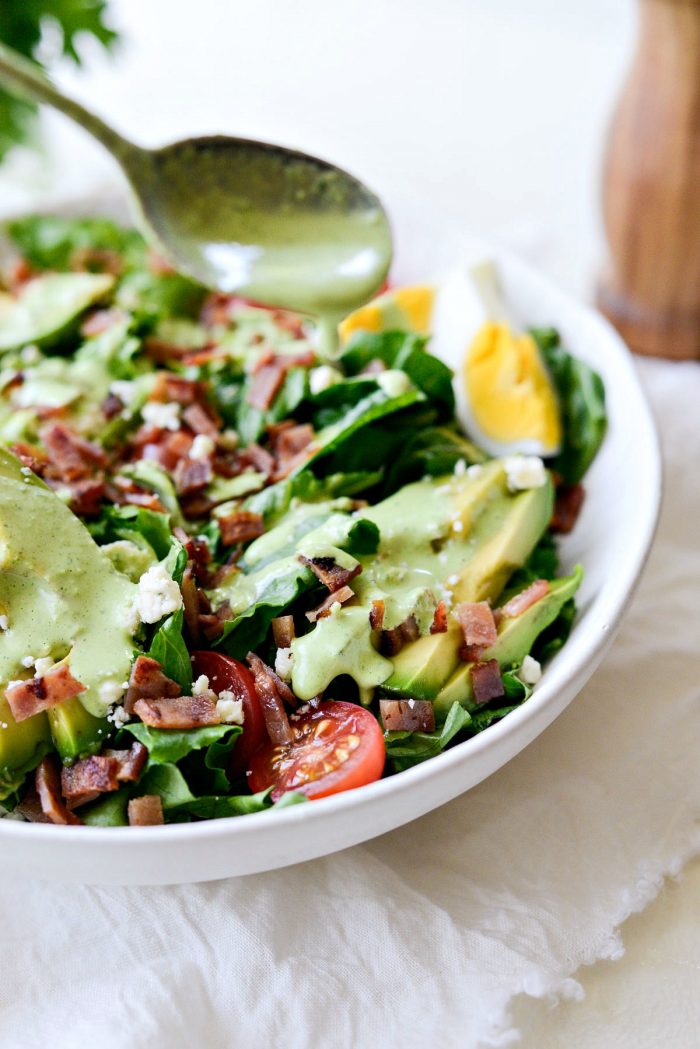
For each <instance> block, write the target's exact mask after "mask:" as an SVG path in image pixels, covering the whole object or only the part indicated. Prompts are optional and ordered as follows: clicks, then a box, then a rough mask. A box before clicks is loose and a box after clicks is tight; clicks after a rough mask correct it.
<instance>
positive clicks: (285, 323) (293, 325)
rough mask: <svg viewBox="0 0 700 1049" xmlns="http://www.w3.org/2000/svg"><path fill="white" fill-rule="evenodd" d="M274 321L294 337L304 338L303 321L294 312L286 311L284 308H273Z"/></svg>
mask: <svg viewBox="0 0 700 1049" xmlns="http://www.w3.org/2000/svg"><path fill="white" fill-rule="evenodd" d="M273 317H274V321H275V324H276V325H277V327H278V328H281V329H282V331H288V332H289V334H290V335H293V336H294V338H295V339H303V338H304V322H303V321H302V319H301V317H299V316H298V315H297V314H296V313H288V312H287V311H286V310H275V311H274V314H273Z"/></svg>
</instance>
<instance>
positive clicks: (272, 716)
mask: <svg viewBox="0 0 700 1049" xmlns="http://www.w3.org/2000/svg"><path fill="white" fill-rule="evenodd" d="M246 659H247V661H248V665H249V667H250V669H251V670H252V671H253V676H254V678H255V691H256V692H257V694H258V698H259V700H260V705H261V706H262V711H263V716H264V718H265V725H266V727H267V734H268V736H269V737H270V741H271V742H272V743H273V744H274V746H281V745H283V744H285V743H291V742H292V740H293V739H294V734H293V732H292V729H291V726H290V724H289V719H288V717H287V712H286V710H285V709H284V704H283V702H282V699H281V698H280V692H279V687H278V684H277V682H278V681H279V678H277V681H275V678H276V677H277V675H276V674H275V672H274V670H272V669H271V667H268V666H266V665H265V663H263V661H262V659H260V658H259V657H258V656H256V655H255V653H254V652H249V653H248V655H247V656H246Z"/></svg>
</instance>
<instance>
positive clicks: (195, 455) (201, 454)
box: [190, 433, 216, 462]
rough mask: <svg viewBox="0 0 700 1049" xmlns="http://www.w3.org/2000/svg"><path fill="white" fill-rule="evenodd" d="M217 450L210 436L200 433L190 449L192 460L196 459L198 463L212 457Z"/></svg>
mask: <svg viewBox="0 0 700 1049" xmlns="http://www.w3.org/2000/svg"><path fill="white" fill-rule="evenodd" d="M215 449H216V445H215V443H214V441H213V439H212V438H211V437H210V436H209V435H208V434H206V433H198V434H197V436H196V437H195V439H194V440H193V442H192V447H191V448H190V459H194V460H195V461H197V462H199V461H200V460H202V459H208V458H209V456H210V455H213V453H214V451H215Z"/></svg>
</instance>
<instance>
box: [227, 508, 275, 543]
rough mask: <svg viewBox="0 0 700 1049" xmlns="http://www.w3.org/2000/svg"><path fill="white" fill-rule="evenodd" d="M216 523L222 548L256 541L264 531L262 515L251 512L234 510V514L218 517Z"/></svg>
mask: <svg viewBox="0 0 700 1049" xmlns="http://www.w3.org/2000/svg"><path fill="white" fill-rule="evenodd" d="M217 521H218V522H219V528H220V529H221V542H222V543H223V545H224V546H233V545H234V543H247V542H249V541H250V540H251V539H257V538H258V537H259V536H261V535H262V534H263V532H264V531H265V522H264V521H263V518H262V515H261V514H255V513H253V512H252V511H251V510H236V512H235V513H232V514H226V515H225V516H222V517H218V518H217Z"/></svg>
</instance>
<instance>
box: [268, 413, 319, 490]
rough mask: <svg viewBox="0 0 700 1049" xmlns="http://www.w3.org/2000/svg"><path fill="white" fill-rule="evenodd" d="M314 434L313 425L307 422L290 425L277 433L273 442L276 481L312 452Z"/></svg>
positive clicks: (285, 475)
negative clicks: (299, 424)
mask: <svg viewBox="0 0 700 1049" xmlns="http://www.w3.org/2000/svg"><path fill="white" fill-rule="evenodd" d="M314 436H315V434H314V429H313V426H310V425H309V424H308V423H304V424H303V425H301V426H291V427H289V428H288V429H285V430H283V431H282V432H281V433H280V434H279V436H278V437H277V439H276V440H275V444H274V449H275V456H276V457H277V469H276V470H275V474H274V479H275V480H276V481H281V480H282V479H283V478H284V477H287V476H288V474H290V473H291V472H292V470H296V468H297V467H298V466H300V465H301V464H302V463H304V462H306V460H307V459H308V458H309V457H310V456H311V455H312V454H313V448H312V442H313V439H314Z"/></svg>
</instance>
